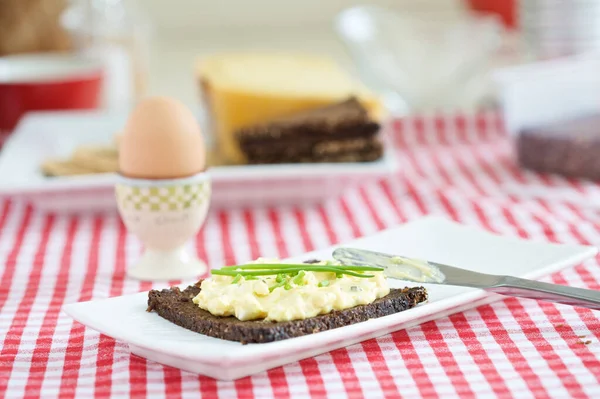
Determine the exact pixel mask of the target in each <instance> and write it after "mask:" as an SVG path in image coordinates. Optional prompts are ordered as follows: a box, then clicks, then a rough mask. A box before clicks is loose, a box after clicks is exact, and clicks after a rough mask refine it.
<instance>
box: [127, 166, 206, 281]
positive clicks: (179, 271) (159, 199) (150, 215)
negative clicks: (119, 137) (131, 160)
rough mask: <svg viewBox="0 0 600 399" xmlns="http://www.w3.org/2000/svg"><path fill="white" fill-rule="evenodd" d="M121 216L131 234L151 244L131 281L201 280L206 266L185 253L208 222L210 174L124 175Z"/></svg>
mask: <svg viewBox="0 0 600 399" xmlns="http://www.w3.org/2000/svg"><path fill="white" fill-rule="evenodd" d="M115 189H116V197H117V205H118V208H119V213H120V214H121V218H122V219H123V223H125V226H126V227H127V230H128V231H130V232H131V233H133V234H134V235H136V236H137V237H138V238H139V239H140V241H141V242H142V243H143V244H144V246H145V251H144V254H143V255H142V257H141V259H140V260H139V261H138V262H137V264H135V265H133V266H132V267H131V268H129V269H128V272H127V273H128V275H129V276H130V277H133V278H136V279H139V280H145V281H165V280H179V279H187V278H195V277H198V276H199V275H201V274H203V273H204V272H205V271H206V270H207V267H206V264H204V262H202V261H201V260H199V259H197V258H196V257H195V256H191V255H190V254H189V253H188V252H187V251H186V250H185V244H186V242H187V241H188V240H189V239H190V238H192V237H194V236H195V235H196V233H197V232H198V230H200V227H201V226H202V224H203V223H204V220H205V219H206V214H207V213H208V208H209V205H210V196H211V186H210V180H209V177H208V174H207V173H200V174H197V175H195V176H192V177H188V178H183V179H173V180H143V179H130V178H127V177H124V176H119V181H118V183H117V184H116V188H115Z"/></svg>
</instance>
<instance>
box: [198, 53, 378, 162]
mask: <svg viewBox="0 0 600 399" xmlns="http://www.w3.org/2000/svg"><path fill="white" fill-rule="evenodd" d="M197 74H198V77H199V80H200V84H201V89H202V92H203V96H204V101H205V104H206V106H207V109H208V111H209V112H208V113H209V117H210V118H209V119H210V121H211V125H212V126H211V130H212V131H213V133H214V134H215V135H216V143H217V146H218V150H219V152H220V153H221V156H222V157H223V158H224V159H225V160H226V161H227V162H228V163H233V164H240V163H244V162H245V159H244V156H243V154H242V152H241V151H240V149H239V147H238V144H237V142H236V140H235V137H234V132H236V131H237V130H238V129H240V128H242V127H245V126H248V125H252V124H255V123H262V122H267V121H269V120H270V119H273V118H276V117H279V116H283V115H286V114H291V113H294V112H298V111H303V110H307V109H311V108H317V107H320V106H325V105H329V104H332V103H335V102H338V101H343V100H345V99H347V98H348V97H350V96H355V97H357V98H358V99H359V100H360V101H361V103H363V105H364V106H365V107H366V108H367V109H368V110H369V112H370V113H371V114H372V115H373V116H374V117H377V116H379V115H380V114H381V112H382V106H381V103H380V101H379V99H378V98H377V97H376V96H375V95H373V94H372V93H371V92H370V91H369V90H368V89H367V88H366V87H365V86H363V85H362V84H361V83H359V82H358V81H356V80H354V79H352V78H351V77H350V76H349V75H348V74H347V73H346V72H344V70H342V69H341V68H340V67H339V66H338V65H337V64H336V63H335V62H334V61H332V60H331V59H329V58H326V57H319V56H312V55H304V54H281V53H262V54H256V53H233V54H220V55H215V56H212V57H208V58H204V59H201V60H200V61H199V62H198V70H197Z"/></svg>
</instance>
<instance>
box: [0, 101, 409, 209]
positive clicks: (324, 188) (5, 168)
mask: <svg viewBox="0 0 600 399" xmlns="http://www.w3.org/2000/svg"><path fill="white" fill-rule="evenodd" d="M126 117H127V115H126V114H125V113H123V114H116V113H108V112H39V113H32V114H29V115H28V116H26V117H25V118H24V119H23V120H22V121H21V123H20V124H19V126H18V127H17V129H16V130H15V132H14V133H13V134H12V135H11V136H10V137H9V138H8V140H7V141H6V143H5V145H4V147H3V148H2V151H1V152H0V195H10V196H15V197H16V198H19V199H23V200H25V201H28V202H31V203H33V204H34V205H35V206H36V207H38V208H40V209H45V210H54V211H61V210H71V211H77V210H108V209H115V208H116V202H115V200H114V192H113V186H114V184H115V180H116V176H115V175H114V174H99V175H88V176H74V177H58V178H48V177H46V176H44V175H43V174H42V173H41V171H40V165H41V163H42V162H43V161H44V160H45V159H47V158H50V157H68V156H69V155H70V154H71V152H72V151H73V150H74V149H75V148H76V147H77V146H80V145H87V144H100V145H106V144H109V143H111V142H112V141H113V137H114V134H115V133H116V132H117V131H119V130H121V129H122V127H123V125H124V123H125V120H126ZM386 126H387V125H384V127H383V129H384V130H385V129H386ZM384 133H385V131H384ZM397 168H398V164H397V161H396V159H395V157H394V154H393V153H392V146H390V145H387V146H386V152H385V154H384V157H383V158H382V159H381V160H379V161H376V162H368V163H337V164H336V163H323V164H279V165H244V166H220V167H215V168H211V169H210V174H211V177H212V184H213V198H212V203H213V205H216V206H236V205H244V206H247V205H253V204H257V203H262V204H292V203H303V202H313V201H320V200H324V199H327V198H332V197H335V196H338V195H340V194H341V193H342V192H343V191H344V190H345V189H347V188H349V187H352V186H354V185H357V184H359V183H360V182H361V181H364V180H365V179H377V178H381V177H384V176H387V175H389V174H390V173H393V172H394V171H396V170H397Z"/></svg>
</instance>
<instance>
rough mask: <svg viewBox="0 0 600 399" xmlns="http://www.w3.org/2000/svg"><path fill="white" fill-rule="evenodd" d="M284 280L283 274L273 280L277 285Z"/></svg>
mask: <svg viewBox="0 0 600 399" xmlns="http://www.w3.org/2000/svg"><path fill="white" fill-rule="evenodd" d="M284 280H285V276H284V275H283V274H278V275H277V277H276V278H275V281H277V282H278V283H281V282H282V281H284Z"/></svg>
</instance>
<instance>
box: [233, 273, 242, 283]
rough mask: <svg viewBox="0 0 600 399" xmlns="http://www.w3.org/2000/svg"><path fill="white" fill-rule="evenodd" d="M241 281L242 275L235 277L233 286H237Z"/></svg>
mask: <svg viewBox="0 0 600 399" xmlns="http://www.w3.org/2000/svg"><path fill="white" fill-rule="evenodd" d="M241 279H242V275H241V274H238V275H237V276H235V277H234V278H233V280H232V281H231V284H237V283H239V282H240V280H241Z"/></svg>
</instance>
